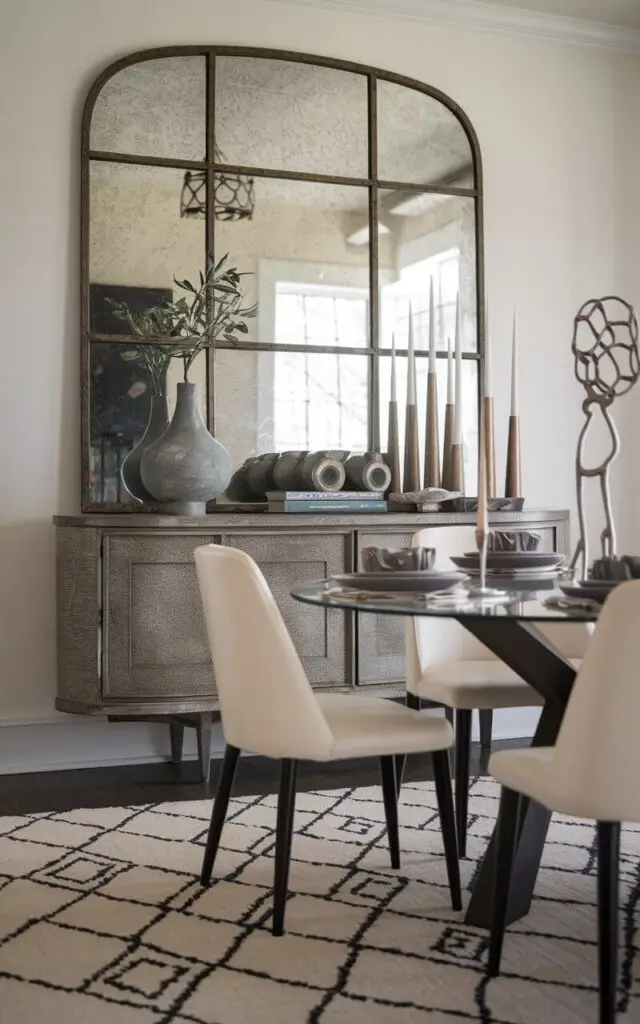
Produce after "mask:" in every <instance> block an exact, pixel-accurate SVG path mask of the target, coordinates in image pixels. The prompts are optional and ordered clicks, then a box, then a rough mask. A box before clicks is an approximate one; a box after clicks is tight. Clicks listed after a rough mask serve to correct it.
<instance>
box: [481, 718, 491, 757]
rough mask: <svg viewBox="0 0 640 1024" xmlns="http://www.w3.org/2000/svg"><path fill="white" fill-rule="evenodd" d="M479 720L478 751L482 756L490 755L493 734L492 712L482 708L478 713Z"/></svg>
mask: <svg viewBox="0 0 640 1024" xmlns="http://www.w3.org/2000/svg"><path fill="white" fill-rule="evenodd" d="M478 718H479V719H480V749H481V751H482V753H483V754H490V753H491V734H492V732H493V710H492V708H483V709H482V710H481V711H478Z"/></svg>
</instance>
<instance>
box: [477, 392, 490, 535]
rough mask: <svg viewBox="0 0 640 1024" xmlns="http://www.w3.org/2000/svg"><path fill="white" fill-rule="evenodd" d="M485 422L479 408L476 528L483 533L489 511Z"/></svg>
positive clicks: (485, 529) (486, 526)
mask: <svg viewBox="0 0 640 1024" xmlns="http://www.w3.org/2000/svg"><path fill="white" fill-rule="evenodd" d="M485 430H486V424H485V420H484V409H481V410H480V458H479V461H478V530H483V531H484V532H485V533H487V532H488V530H489V513H488V511H487V450H486V444H485Z"/></svg>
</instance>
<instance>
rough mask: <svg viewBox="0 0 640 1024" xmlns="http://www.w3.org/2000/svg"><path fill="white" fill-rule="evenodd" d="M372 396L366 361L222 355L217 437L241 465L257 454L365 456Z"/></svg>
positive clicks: (318, 355)
mask: <svg viewBox="0 0 640 1024" xmlns="http://www.w3.org/2000/svg"><path fill="white" fill-rule="evenodd" d="M368 394H369V360H368V358H367V357H366V356H362V355H346V354H344V353H340V352H337V353H328V352H326V353H325V352H312V351H308V352H282V351H271V352H265V351H255V352H254V351H246V350H245V351H233V350H231V349H227V350H226V351H216V355H215V404H216V425H217V426H216V437H217V438H218V440H219V441H221V442H222V444H223V445H225V447H226V448H228V449H229V451H230V452H231V457H232V463H233V465H234V466H235V467H237V466H239V465H241V463H242V462H243V461H244V460H245V459H246V458H248V457H249V456H250V455H255V454H256V453H257V452H273V451H296V450H298V451H303V450H308V451H314V450H319V449H322V448H332V449H342V450H348V451H365V450H366V448H367V437H368V431H369V408H368Z"/></svg>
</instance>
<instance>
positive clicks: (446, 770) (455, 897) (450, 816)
mask: <svg viewBox="0 0 640 1024" xmlns="http://www.w3.org/2000/svg"><path fill="white" fill-rule="evenodd" d="M431 756H432V760H433V778H434V781H435V785H436V798H437V801H438V813H439V815H440V828H441V829H442V841H443V843H444V856H445V860H446V863H447V877H448V879H449V890H450V892H451V906H452V907H453V909H454V910H461V909H462V892H461V889H460V863H459V861H458V840H457V836H456V821H455V814H454V810H453V793H452V792H451V770H450V767H449V751H448V750H436V751H434V753H433V754H432V755H431Z"/></svg>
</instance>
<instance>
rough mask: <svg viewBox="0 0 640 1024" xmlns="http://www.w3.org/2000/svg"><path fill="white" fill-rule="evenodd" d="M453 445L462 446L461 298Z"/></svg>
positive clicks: (457, 314) (457, 333) (458, 305)
mask: <svg viewBox="0 0 640 1024" xmlns="http://www.w3.org/2000/svg"><path fill="white" fill-rule="evenodd" d="M453 443H454V444H462V338H461V331H460V296H458V297H457V298H456V408H455V414H454V418H453Z"/></svg>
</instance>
